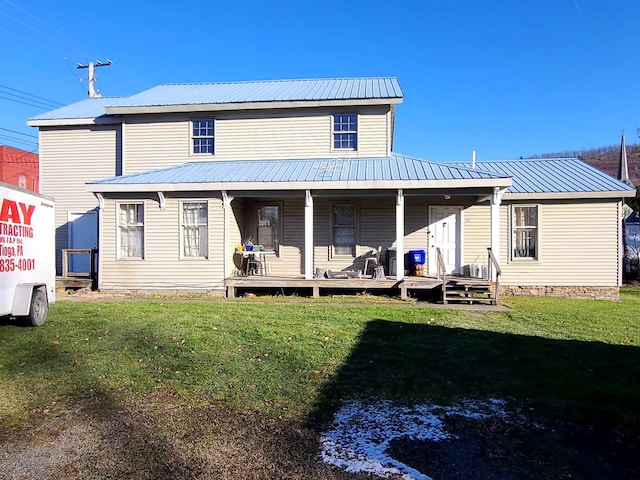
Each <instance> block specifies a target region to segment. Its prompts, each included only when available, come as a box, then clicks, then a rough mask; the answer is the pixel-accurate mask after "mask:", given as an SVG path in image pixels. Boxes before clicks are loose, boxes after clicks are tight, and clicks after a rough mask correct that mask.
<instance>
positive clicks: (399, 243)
mask: <svg viewBox="0 0 640 480" xmlns="http://www.w3.org/2000/svg"><path fill="white" fill-rule="evenodd" d="M396 279H397V280H403V279H404V193H403V192H402V190H398V194H397V196H396Z"/></svg>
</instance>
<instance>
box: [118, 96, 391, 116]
mask: <svg viewBox="0 0 640 480" xmlns="http://www.w3.org/2000/svg"><path fill="white" fill-rule="evenodd" d="M397 103H402V98H365V99H347V100H305V101H286V102H238V103H199V104H187V105H145V106H128V107H127V106H122V107H106V108H105V112H106V113H107V114H108V115H137V114H141V113H189V112H216V111H222V110H265V109H276V108H278V109H279V108H306V107H340V106H360V105H393V104H397Z"/></svg>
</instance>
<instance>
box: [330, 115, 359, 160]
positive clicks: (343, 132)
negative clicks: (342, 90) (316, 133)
mask: <svg viewBox="0 0 640 480" xmlns="http://www.w3.org/2000/svg"><path fill="white" fill-rule="evenodd" d="M346 116H349V117H354V118H355V122H354V128H353V129H349V130H343V129H338V130H336V119H337V118H338V117H346ZM349 123H350V122H348V123H347V126H348V124H349ZM340 124H341V125H342V124H343V122H340ZM359 124H360V119H359V117H358V114H357V113H354V112H348V113H334V114H333V115H331V149H332V150H337V151H348V152H355V151H357V150H358V125H359ZM338 135H353V136H354V139H355V146H353V147H336V136H338Z"/></svg>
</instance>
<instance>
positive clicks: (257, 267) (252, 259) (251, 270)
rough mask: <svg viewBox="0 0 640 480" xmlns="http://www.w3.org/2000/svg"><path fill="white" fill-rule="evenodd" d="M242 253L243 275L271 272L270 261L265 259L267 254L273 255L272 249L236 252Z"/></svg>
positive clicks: (267, 273)
mask: <svg viewBox="0 0 640 480" xmlns="http://www.w3.org/2000/svg"><path fill="white" fill-rule="evenodd" d="M237 253H239V254H241V255H242V260H243V267H244V274H245V275H269V274H270V273H271V262H269V261H268V260H267V258H266V257H267V255H275V254H276V252H275V251H274V250H242V251H240V252H237Z"/></svg>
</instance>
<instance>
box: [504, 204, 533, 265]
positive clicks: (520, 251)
mask: <svg viewBox="0 0 640 480" xmlns="http://www.w3.org/2000/svg"><path fill="white" fill-rule="evenodd" d="M538 248H539V246H538V206H537V205H513V206H512V207H511V258H512V259H513V260H518V259H531V260H535V259H537V258H538V254H539V251H538Z"/></svg>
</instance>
